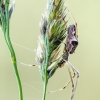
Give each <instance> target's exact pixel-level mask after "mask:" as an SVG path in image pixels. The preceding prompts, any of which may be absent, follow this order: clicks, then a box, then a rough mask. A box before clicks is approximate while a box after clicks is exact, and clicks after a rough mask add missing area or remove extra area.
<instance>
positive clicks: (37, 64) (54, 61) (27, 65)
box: [17, 56, 62, 67]
mask: <svg viewBox="0 0 100 100" xmlns="http://www.w3.org/2000/svg"><path fill="white" fill-rule="evenodd" d="M61 57H62V56H60V57H59V58H57V59H55V60H53V61H50V62H48V64H52V63H53V62H55V61H57V60H59V59H60V58H61ZM17 62H18V63H19V64H22V65H24V66H30V67H32V66H40V65H46V63H45V64H25V63H23V62H21V61H17Z"/></svg>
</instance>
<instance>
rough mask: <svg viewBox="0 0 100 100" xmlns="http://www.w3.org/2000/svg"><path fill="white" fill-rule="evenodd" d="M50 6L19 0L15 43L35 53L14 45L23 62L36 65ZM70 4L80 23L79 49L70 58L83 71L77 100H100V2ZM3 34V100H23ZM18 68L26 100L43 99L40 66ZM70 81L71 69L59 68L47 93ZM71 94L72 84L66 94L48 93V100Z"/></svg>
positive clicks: (66, 98)
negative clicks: (43, 22) (44, 15)
mask: <svg viewBox="0 0 100 100" xmlns="http://www.w3.org/2000/svg"><path fill="white" fill-rule="evenodd" d="M46 3H47V0H39V1H38V0H16V6H15V10H14V12H13V15H12V18H11V20H10V36H11V40H12V41H13V42H15V43H17V44H19V45H22V46H25V47H27V48H30V49H32V50H33V52H32V51H29V50H26V49H24V48H22V47H19V46H17V45H15V44H13V46H14V49H15V51H16V55H17V59H18V60H19V61H22V62H24V63H28V64H36V61H35V52H34V49H36V48H37V40H38V36H39V34H40V32H39V22H40V19H41V15H42V13H44V11H45V7H46ZM66 4H68V8H69V9H70V11H71V12H72V14H73V16H74V17H75V19H76V21H77V23H78V32H79V46H78V48H77V50H76V52H75V53H74V54H73V55H70V57H69V60H70V62H71V63H72V64H73V65H74V66H75V67H76V68H77V69H78V70H79V72H80V79H79V83H78V86H77V90H76V93H75V97H74V100H100V0H66ZM70 20H72V18H70ZM72 23H73V22H72ZM69 24H71V23H70V22H69ZM0 33H1V34H0V100H19V96H18V95H19V94H18V86H17V81H16V78H15V74H14V70H13V66H12V64H11V59H10V55H9V50H8V48H7V45H6V43H5V41H4V37H3V34H2V32H1V31H0ZM18 69H19V73H20V77H21V81H22V83H23V84H22V85H23V93H24V100H41V98H42V81H41V77H40V73H39V69H38V67H28V66H23V65H20V64H18ZM68 80H69V75H68V71H67V67H64V68H62V69H58V70H57V71H56V73H55V74H54V76H53V77H52V78H51V79H50V80H49V84H48V89H47V91H51V90H56V89H58V88H61V87H63V86H64V85H65V83H66V82H67V81H68ZM37 82H38V83H37ZM70 94H71V85H69V86H68V87H67V88H66V89H65V90H63V91H60V92H56V93H52V94H47V97H46V100H56V99H57V100H69V97H70Z"/></svg>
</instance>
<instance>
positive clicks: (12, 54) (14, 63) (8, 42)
mask: <svg viewBox="0 0 100 100" xmlns="http://www.w3.org/2000/svg"><path fill="white" fill-rule="evenodd" d="M5 12H6V14H5V15H6V22H5V29H3V28H2V29H3V33H4V38H5V41H6V43H7V46H8V48H9V50H10V54H11V60H12V64H13V67H14V71H15V75H16V78H17V82H18V86H19V95H20V100H23V92H22V84H21V80H20V76H19V73H18V69H17V63H16V55H15V52H14V49H13V46H12V43H11V40H10V36H9V0H6V3H5Z"/></svg>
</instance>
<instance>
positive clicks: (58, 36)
mask: <svg viewBox="0 0 100 100" xmlns="http://www.w3.org/2000/svg"><path fill="white" fill-rule="evenodd" d="M65 9H66V7H65V5H64V0H48V3H47V9H46V11H45V13H44V14H43V15H42V18H41V22H40V33H41V36H40V37H39V41H38V48H37V53H36V58H37V62H38V64H40V73H41V77H42V80H43V83H44V92H43V99H42V100H45V96H46V88H47V83H48V80H49V78H50V77H51V76H52V75H53V74H54V72H55V70H56V69H57V63H58V60H59V59H58V60H56V59H57V58H58V56H59V51H60V47H61V41H63V40H64V39H65V37H66V31H67V29H66V28H67V22H66V20H65V18H66V13H65ZM51 62H53V63H51Z"/></svg>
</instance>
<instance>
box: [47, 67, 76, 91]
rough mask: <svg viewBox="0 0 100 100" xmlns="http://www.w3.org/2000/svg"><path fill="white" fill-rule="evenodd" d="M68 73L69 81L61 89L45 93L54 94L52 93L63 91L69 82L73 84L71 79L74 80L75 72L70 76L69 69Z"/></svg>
mask: <svg viewBox="0 0 100 100" xmlns="http://www.w3.org/2000/svg"><path fill="white" fill-rule="evenodd" d="M68 71H69V74H70V77H71V80H69V81H68V82H67V83H66V84H65V85H64V86H63V87H62V88H60V89H57V90H54V91H49V92H47V93H54V92H57V91H62V90H64V89H65V88H66V87H67V86H68V85H69V83H70V82H72V83H73V79H72V78H74V77H75V75H76V74H75V72H74V75H73V76H72V75H71V72H70V69H69V68H68ZM73 86H74V83H73Z"/></svg>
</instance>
